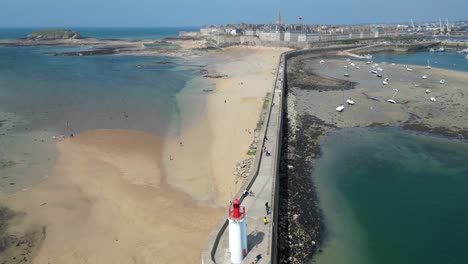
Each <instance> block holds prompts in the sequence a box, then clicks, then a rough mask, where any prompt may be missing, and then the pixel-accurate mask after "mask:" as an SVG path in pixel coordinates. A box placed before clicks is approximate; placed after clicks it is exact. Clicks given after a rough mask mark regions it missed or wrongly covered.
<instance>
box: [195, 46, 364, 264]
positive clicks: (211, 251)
mask: <svg viewBox="0 0 468 264" xmlns="http://www.w3.org/2000/svg"><path fill="white" fill-rule="evenodd" d="M352 47H356V45H340V46H334V47H321V48H314V49H303V50H295V51H289V52H285V53H283V54H281V56H280V59H279V63H278V67H277V70H276V79H275V82H274V85H273V87H272V92H271V94H272V96H273V97H272V99H271V100H270V104H269V106H268V110H267V114H266V116H265V122H264V125H263V127H262V130H261V133H260V134H259V138H265V135H266V133H267V131H268V129H269V128H270V126H269V125H270V120H273V119H274V118H275V119H277V120H278V122H277V124H278V125H277V126H274V127H273V128H272V129H275V132H274V134H275V135H277V136H276V137H275V138H272V137H271V134H270V138H269V140H276V142H275V144H276V146H278V147H277V148H276V150H275V152H274V153H272V157H273V158H274V159H275V160H274V164H273V171H274V174H273V175H271V177H272V194H271V197H272V200H271V208H272V212H271V213H272V219H271V222H272V228H271V234H270V235H269V237H270V238H271V240H270V241H269V245H268V250H267V252H264V254H262V255H263V258H262V260H263V261H266V263H273V264H276V263H279V262H278V261H279V256H278V237H279V228H278V227H279V226H278V217H279V213H280V208H279V206H278V205H279V195H278V194H279V188H280V186H279V177H280V175H279V169H280V164H281V159H282V156H283V155H282V154H283V153H282V147H281V146H282V144H283V131H284V127H283V124H284V123H283V122H284V121H285V116H284V115H285V114H286V113H285V108H286V104H287V102H286V100H284V99H285V98H286V94H287V93H286V88H287V87H286V86H287V75H286V72H287V61H288V59H290V58H292V57H295V56H300V55H304V54H307V53H311V52H321V51H326V50H335V49H345V48H352ZM275 96H279V98H277V99H279V101H278V100H276V101H277V102H279V103H278V105H277V107H280V111H278V114H277V115H272V107H273V102H274V101H275V100H274V98H275ZM259 143H260V144H258V147H257V153H256V156H255V161H254V165H253V166H252V169H251V172H250V176H249V178H248V180H247V182H246V183H245V184H244V186H242V188H241V189H240V190H239V191H238V192H237V194H236V196H235V197H238V199H239V200H240V202H241V203H242V201H243V199H244V197H243V195H242V190H244V189H247V190H249V189H250V187H251V186H252V185H253V184H254V183H255V180H256V177H257V176H258V174H259V168H260V163H261V161H262V149H263V146H264V144H265V141H264V140H261V141H260V142H259ZM227 226H228V221H227V218H226V216H223V217H222V219H220V221H219V223H218V224H217V226H216V227H215V228H214V229H213V231H212V233H211V234H210V236H209V239H208V242H207V246H206V248H205V249H204V250H203V252H202V261H201V262H202V263H203V264H213V263H216V261H215V255H216V251H217V250H218V245H219V242H220V239H221V237H222V235H223V233H224V232H225V231H226V228H227ZM266 236H268V235H266Z"/></svg>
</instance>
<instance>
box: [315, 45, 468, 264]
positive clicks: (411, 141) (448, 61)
mask: <svg viewBox="0 0 468 264" xmlns="http://www.w3.org/2000/svg"><path fill="white" fill-rule="evenodd" d="M427 59H430V61H431V65H432V66H433V67H439V68H446V69H450V70H457V71H468V62H467V61H466V60H464V59H463V56H462V55H460V54H457V53H451V52H445V53H430V52H417V53H408V54H404V53H379V54H375V55H374V58H373V60H374V61H376V62H383V61H385V62H387V63H391V62H394V63H400V64H416V65H426V63H427ZM321 148H322V156H321V157H320V158H319V159H318V160H316V161H314V171H313V173H312V175H311V177H312V179H313V181H314V183H315V185H316V187H317V190H318V196H319V200H320V206H321V209H322V212H323V214H324V227H325V232H324V237H323V238H324V241H323V244H322V247H321V252H319V253H317V255H316V256H314V258H313V260H312V262H311V263H317V264H332V263H333V264H334V263H350V264H353V263H356V264H374V263H383V264H385V263H389V264H390V263H401V264H404V263H453V264H455V263H466V261H467V259H468V226H467V225H466V223H468V211H467V209H468V192H466V190H467V189H468V144H467V143H465V142H461V141H457V140H452V139H446V138H443V137H434V136H428V135H422V134H417V133H414V132H408V131H404V130H402V129H399V128H350V129H341V130H335V131H334V132H332V133H331V134H329V135H327V136H326V137H325V138H324V139H323V141H322V144H321Z"/></svg>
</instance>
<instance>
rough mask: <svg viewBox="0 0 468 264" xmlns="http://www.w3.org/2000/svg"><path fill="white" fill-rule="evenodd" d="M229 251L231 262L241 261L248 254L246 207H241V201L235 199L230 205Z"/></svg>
mask: <svg viewBox="0 0 468 264" xmlns="http://www.w3.org/2000/svg"><path fill="white" fill-rule="evenodd" d="M228 219H229V252H231V262H232V263H236V264H237V263H241V262H242V259H243V258H244V257H245V256H246V255H247V223H246V219H245V207H240V202H239V200H238V199H235V200H234V202H232V204H231V205H230V206H229V210H228Z"/></svg>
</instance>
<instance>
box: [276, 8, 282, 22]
mask: <svg viewBox="0 0 468 264" xmlns="http://www.w3.org/2000/svg"><path fill="white" fill-rule="evenodd" d="M276 24H277V25H281V10H278V17H277V18H276Z"/></svg>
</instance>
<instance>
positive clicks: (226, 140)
mask: <svg viewBox="0 0 468 264" xmlns="http://www.w3.org/2000/svg"><path fill="white" fill-rule="evenodd" d="M289 17H290V16H289ZM275 18H276V20H275V21H274V22H271V23H266V24H253V23H238V24H225V25H205V26H201V27H199V28H197V29H194V28H191V29H190V30H180V31H179V32H177V33H174V32H172V33H170V34H168V35H164V36H163V37H148V36H150V35H142V37H135V36H133V35H131V34H130V33H128V32H126V34H129V35H128V37H115V38H111V37H100V36H99V35H92V34H89V33H88V34H87V33H86V31H85V32H82V31H80V30H79V29H72V28H70V29H44V30H35V31H32V32H28V33H27V34H26V35H25V34H24V32H21V34H22V35H21V37H14V38H13V37H12V38H6V37H5V38H0V58H2V60H0V66H2V67H0V93H1V94H2V96H3V97H4V98H3V97H1V98H0V103H2V104H3V106H2V107H3V108H2V107H0V146H2V148H3V149H4V150H5V151H3V152H0V154H2V155H1V156H0V172H1V173H2V174H1V176H2V177H1V178H0V198H1V200H0V220H1V221H2V223H1V224H0V263H14V264H19V263H22V264H25V263H38V264H46V263H71V264H74V263H77V264H78V263H142V264H144V263H148V264H149V263H200V262H201V263H202V264H217V263H220V264H224V263H226V264H241V263H246V264H262V263H265V264H267V263H270V264H303V263H319V264H329V263H348V261H349V263H357V264H372V263H381V262H382V263H385V262H384V261H382V260H387V259H388V260H391V261H392V263H407V262H403V261H404V259H405V258H406V256H407V255H408V254H409V253H408V252H410V253H411V252H413V248H412V247H409V246H408V245H407V244H405V243H406V242H405V243H403V242H402V241H401V237H405V239H408V241H411V242H408V243H411V244H412V245H413V244H417V243H422V242H421V241H418V239H419V238H420V237H424V236H425V234H427V233H428V232H429V231H428V229H429V230H436V229H437V228H435V227H438V226H440V225H443V224H444V225H445V224H447V223H449V224H447V225H448V226H450V223H451V221H449V220H447V219H445V218H443V217H447V215H454V214H455V213H456V216H457V217H460V218H461V219H463V220H467V221H468V216H467V217H464V216H463V214H462V213H460V212H462V211H463V210H462V209H463V208H465V207H466V203H465V202H466V201H465V199H459V200H457V201H458V202H459V203H460V205H458V203H455V202H453V201H452V200H451V196H450V195H452V191H450V188H449V187H447V186H445V185H441V184H440V179H441V178H444V177H446V178H450V180H452V181H453V182H450V183H451V184H454V185H457V184H456V182H457V181H456V180H454V179H455V178H457V177H458V176H460V175H462V176H463V175H464V173H465V172H466V164H467V162H466V160H468V157H465V156H466V151H465V150H466V149H468V148H467V146H466V141H467V140H468V122H467V119H466V115H465V113H466V110H467V109H466V106H467V99H466V98H467V96H468V92H467V89H466V84H467V83H468V75H467V74H466V71H468V66H467V63H468V22H466V21H450V20H449V19H448V18H445V19H443V18H437V19H434V20H433V21H415V20H413V19H411V18H410V19H409V21H407V22H404V23H403V22H400V23H396V22H395V23H372V24H369V23H366V24H364V23H360V24H348V25H341V24H309V23H306V22H305V21H306V20H307V18H306V17H303V16H297V17H296V21H294V22H291V21H288V22H286V21H285V20H284V18H283V13H282V12H281V11H279V12H278V13H277V14H276V15H275ZM145 30H148V31H152V30H153V29H145ZM160 30H161V31H164V30H162V29H160ZM110 31H111V32H112V34H117V33H115V31H118V30H116V29H110ZM154 31H157V30H154ZM88 32H90V31H88ZM129 32H131V30H129ZM145 32H146V31H145ZM0 33H1V30H0ZM18 34H19V33H18ZM161 34H162V33H161ZM15 36H16V35H15ZM124 36H126V35H125V34H124ZM2 63H3V64H2ZM15 72H18V74H17V75H16V74H15ZM18 98H21V100H19V99H18ZM68 135H70V136H68ZM375 142H377V143H375ZM401 142H403V143H401ZM419 142H422V143H420V145H416V144H419ZM434 142H435V143H434ZM354 143H356V144H355V145H353V144H354ZM358 143H359V144H358ZM410 143H411V144H415V145H411V144H410ZM333 144H335V145H333ZM337 146H338V147H337ZM452 148H453V149H452ZM1 150H2V149H0V151H1ZM369 153H371V154H369ZM444 153H445V154H444ZM447 153H448V154H447ZM418 162H419V163H418ZM338 164H339V165H338ZM415 164H416V165H417V166H416V165H415ZM451 166H453V167H455V166H459V168H458V169H452V167H451ZM446 172H448V174H444V173H446ZM418 173H419V174H418ZM457 173H458V174H457ZM423 176H424V177H423ZM442 176H444V177H442ZM465 176H466V175H465ZM431 177H433V178H431ZM350 179H351V180H350ZM421 179H423V181H424V182H423V183H421ZM457 179H458V178H457ZM430 180H432V181H433V182H434V183H433V186H432V189H429V188H428V187H427V186H429V185H430V184H431V182H430ZM460 181H461V180H460ZM388 182H390V183H388ZM461 182H462V181H461ZM462 183H463V182H462ZM392 184H393V185H392ZM411 184H413V185H414V186H416V187H414V186H412V185H411ZM467 184H468V183H467ZM350 186H352V187H353V188H354V189H353V188H351V187H350ZM356 186H357V187H356ZM410 186H411V187H410ZM418 186H423V187H421V189H422V191H421V193H417V195H421V196H417V195H416V194H415V192H413V190H412V188H417V187H418ZM440 186H442V187H440ZM460 186H465V185H463V184H460ZM466 186H468V185H466ZM452 187H453V186H452ZM348 188H349V189H348ZM359 188H360V189H359ZM425 188H428V189H425ZM444 188H445V189H444ZM453 189H454V191H453V193H456V194H459V195H460V197H464V196H463V195H465V193H466V192H465V189H466V188H460V190H459V189H457V186H456V187H453ZM438 191H440V192H438ZM400 193H401V194H402V195H401V197H400V196H398V195H399V194H400ZM449 194H450V195H449ZM447 196H448V198H447V200H446V201H443V198H446V197H447ZM415 197H417V198H415ZM420 197H422V198H420ZM379 199H380V200H379ZM385 199H387V200H385ZM398 199H401V200H398ZM466 200H467V201H468V199H466ZM395 201H397V202H395ZM393 202H395V204H393ZM418 202H419V204H418ZM443 202H445V203H447V204H450V206H448V205H446V206H445V207H444V206H440V204H442V203H443ZM382 204H384V205H385V206H387V205H388V207H389V208H392V209H391V212H390V213H388V212H387V211H379V210H382V207H385V206H382ZM413 204H414V205H413ZM428 204H429V205H430V206H427V208H426V207H424V206H425V205H428ZM410 205H411V206H410ZM392 206H393V207H392ZM439 206H440V207H444V208H443V209H444V210H445V209H446V208H449V209H450V210H451V211H450V210H449V209H447V210H449V212H448V213H445V211H444V210H441V209H440V208H439ZM457 206H458V207H457ZM402 208H403V209H402ZM415 208H416V209H415ZM424 208H426V209H425V210H427V211H423V209H424ZM384 209H385V208H384ZM399 209H401V210H402V211H401V212H398V210H399ZM438 209H440V212H438V213H437V214H436V213H433V212H434V211H437V210H438ZM452 209H453V210H452ZM389 210H390V209H389ZM418 210H420V211H421V215H422V217H421V218H417V217H415V219H417V220H414V221H410V220H408V219H407V218H409V217H408V215H411V213H413V212H414V211H418ZM398 214H399V215H398ZM458 214H460V216H458ZM368 215H369V216H368ZM439 215H442V216H443V217H442V218H437V217H438V216H439ZM371 216H372V217H371ZM429 216H430V217H429ZM421 219H423V220H424V221H423V222H424V223H426V222H427V223H429V222H430V220H431V219H436V220H434V222H432V223H431V225H429V224H428V227H427V229H421V230H419V231H414V234H413V235H412V236H413V237H416V238H417V239H414V240H411V239H412V237H411V236H410V235H407V236H406V234H404V233H403V231H401V232H400V230H405V224H408V226H409V227H408V229H406V230H410V231H413V230H417V228H418V227H419V226H420V225H422V224H421V222H422V220H421ZM441 219H442V220H441ZM386 220H387V221H391V223H390V224H388V222H385V221H386ZM403 220H405V221H403ZM438 221H442V222H443V221H446V222H443V223H442V224H441V223H439V222H438ZM369 222H371V223H372V224H369ZM461 222H462V224H461V225H464V223H465V221H461ZM374 223H375V226H374ZM457 223H458V221H455V223H454V224H453V225H456V224H457ZM387 225H388V226H389V228H388V230H389V231H388V232H387V233H384V232H383V233H382V234H380V233H378V232H377V231H375V230H381V229H384V228H383V226H385V227H386V226H387ZM365 228H375V229H373V230H372V231H369V230H370V229H369V230H365ZM447 229H448V227H447ZM456 230H463V228H462V227H460V226H457V227H456ZM437 232H438V231H437ZM437 232H435V233H434V234H432V233H431V235H430V236H429V235H428V237H427V238H424V239H427V240H428V241H431V245H432V244H433V243H432V242H433V241H435V240H437V239H439V237H438V236H440V237H443V238H446V236H444V235H445V234H443V235H441V234H438V233H437ZM460 232H462V231H460ZM406 233H411V232H409V231H407V232H406ZM446 233H449V232H446ZM462 233H463V232H462ZM370 234H371V235H372V236H375V237H377V236H380V237H378V238H374V237H372V236H371V235H370ZM464 234H466V233H464ZM392 235H394V236H392ZM382 237H383V238H382ZM432 237H434V238H433V239H434V240H431V239H432ZM371 239H375V240H371ZM387 240H388V241H387ZM446 240H447V242H446V243H447V244H450V242H451V240H450V239H446ZM460 240H461V241H462V242H460V243H459V244H461V245H464V246H465V247H464V248H462V255H463V254H464V253H465V251H463V249H467V248H466V245H468V244H463V241H464V240H463V238H460ZM374 241H379V243H375V242H374ZM414 241H416V242H414ZM444 241H445V240H444ZM454 243H455V242H454ZM368 244H372V245H373V246H374V247H379V246H381V244H382V245H385V247H386V249H387V251H385V250H382V248H379V250H381V252H380V253H379V254H381V255H379V254H377V253H375V252H372V254H367V252H368V251H369V252H370V251H371V249H369V248H368V247H367V246H368ZM434 244H435V243H434ZM450 245H451V246H449V247H447V248H445V249H442V246H440V245H436V246H438V249H440V250H441V251H443V250H445V251H444V252H452V253H450V254H455V253H453V252H454V251H453V250H455V249H456V250H458V249H457V247H455V246H454V244H450ZM457 245H458V244H457ZM393 247H394V248H393ZM427 247H429V246H427ZM394 249H395V250H394ZM397 249H398V250H399V251H397ZM450 250H452V251H450ZM384 251H385V252H384ZM434 251H436V250H434ZM395 252H404V253H401V256H405V258H403V257H401V256H400V255H399V254H400V253H398V254H395ZM181 253H183V254H181ZM430 253H431V252H422V253H421V252H419V253H418V254H419V255H418V254H416V255H417V256H419V257H420V256H421V255H424V256H425V255H430ZM444 254H445V253H444ZM444 254H442V256H439V255H435V257H433V258H434V259H437V261H438V263H441V262H440V259H443V258H445V255H444ZM447 254H448V253H447ZM370 255H372V256H370ZM374 255H375V256H374ZM429 257H430V256H429ZM429 257H428V258H429ZM408 263H411V262H408ZM413 263H416V262H413ZM454 263H459V262H454Z"/></svg>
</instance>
